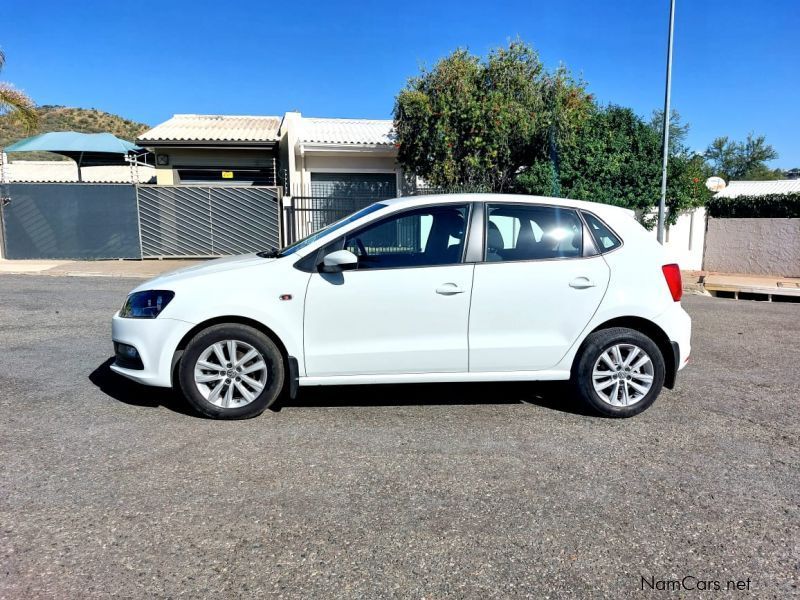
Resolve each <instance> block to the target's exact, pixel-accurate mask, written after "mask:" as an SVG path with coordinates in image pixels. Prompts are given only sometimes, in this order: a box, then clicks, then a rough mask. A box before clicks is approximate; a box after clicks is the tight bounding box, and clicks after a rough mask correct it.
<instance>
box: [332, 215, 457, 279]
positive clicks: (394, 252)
mask: <svg viewBox="0 0 800 600" xmlns="http://www.w3.org/2000/svg"><path fill="white" fill-rule="evenodd" d="M466 222H467V205H466V204H464V205H444V206H428V207H423V208H417V209H414V210H410V211H406V212H403V213H400V214H397V215H392V216H390V217H387V218H385V219H382V220H380V221H378V222H376V223H374V224H371V225H368V226H366V227H365V228H363V229H360V230H358V231H355V232H352V233H350V234H348V235H347V236H346V237H345V239H344V249H345V250H349V251H350V252H352V253H353V254H355V255H356V256H358V268H359V270H361V269H391V268H400V267H430V266H436V265H450V264H456V263H459V262H461V257H462V254H463V250H464V241H465V231H466Z"/></svg>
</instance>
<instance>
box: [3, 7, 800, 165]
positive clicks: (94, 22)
mask: <svg viewBox="0 0 800 600" xmlns="http://www.w3.org/2000/svg"><path fill="white" fill-rule="evenodd" d="M668 10H669V8H668V1H667V0H638V1H633V0H620V1H614V0H606V1H603V2H600V1H597V0H592V1H590V0H573V1H568V0H563V1H558V0H551V1H550V2H539V1H535V0H528V1H520V2H514V1H509V2H504V1H497V2H486V1H485V0H484V1H482V2H473V1H471V0H458V1H455V0H440V1H437V0H427V1H422V2H420V1H417V0H413V1H412V0H409V1H406V2H402V3H395V2H379V1H375V2H366V1H362V2H337V1H335V0H328V1H327V2H320V1H318V0H306V1H304V2H286V3H280V2H266V1H261V2H256V1H236V0H229V1H228V2H224V3H223V2H204V1H195V2H186V1H180V0H169V1H167V2H164V1H160V2H155V1H151V0H138V1H137V2H117V1H113V2H110V1H102V2H101V1H100V0H96V1H91V2H63V0H59V1H57V2H56V1H52V0H47V1H42V0H39V1H37V2H35V3H31V2H30V0H3V7H2V10H0V47H2V48H3V49H4V50H5V52H6V56H7V66H6V69H5V71H4V72H3V73H2V74H0V78H2V79H3V80H7V81H11V82H13V83H14V84H16V85H17V86H18V87H20V88H22V89H24V90H25V91H26V92H27V93H28V94H30V95H31V96H32V97H33V98H34V100H36V102H37V103H39V104H64V105H67V106H80V107H94V108H98V109H102V110H106V111H108V112H113V113H117V114H120V115H122V116H125V117H127V118H130V119H135V120H138V121H143V122H145V123H149V124H151V125H152V124H156V123H158V122H160V121H163V120H165V119H167V118H168V117H169V116H170V115H172V114H173V113H182V112H183V113H221V114H237V113H238V114H276V115H280V114H282V113H283V112H285V111H287V110H300V111H301V112H303V114H305V115H307V116H320V117H368V118H388V117H390V114H391V109H392V103H393V99H394V96H395V94H396V93H397V91H398V90H399V89H400V88H401V87H402V85H403V84H404V82H405V80H406V79H407V78H408V77H409V76H411V75H414V74H416V73H417V72H418V70H419V66H420V65H423V64H425V65H431V64H433V63H435V61H436V60H437V59H438V58H440V57H442V56H444V55H445V54H447V53H449V52H450V51H451V50H453V49H454V48H456V47H459V46H464V47H467V48H469V49H470V50H471V51H473V52H475V53H479V54H485V53H486V52H487V51H488V49H490V48H492V47H494V46H497V45H500V44H504V43H506V42H507V41H508V40H509V39H511V38H514V37H517V36H519V37H520V38H522V39H524V40H525V41H528V42H530V43H532V44H533V45H534V46H535V47H536V48H537V49H538V50H539V52H540V53H541V55H542V58H543V59H544V61H545V62H546V64H548V65H549V66H555V65H557V64H558V63H559V62H563V63H564V64H566V65H567V66H568V67H569V68H570V69H572V70H573V71H574V72H576V73H579V74H581V75H582V76H583V78H584V79H585V80H586V82H587V83H588V86H589V90H590V91H591V92H592V93H594V94H595V95H596V96H597V97H598V99H599V100H600V101H601V102H604V103H615V104H621V105H625V106H630V107H633V108H634V109H635V110H636V111H637V112H639V113H640V114H643V115H649V114H650V112H651V111H652V110H653V109H654V108H657V107H659V106H661V105H662V104H663V93H664V63H665V55H666V27H667V17H668ZM799 23H800V2H798V1H797V0H772V1H770V2H754V1H752V0H750V1H744V0H726V1H722V0H701V1H697V0H677V10H676V24H675V36H676V41H675V55H674V61H675V62H674V75H673V107H675V108H677V109H678V110H679V111H680V112H681V114H682V115H683V117H684V119H685V120H687V121H688V122H689V123H690V124H691V126H692V130H691V134H690V138H689V142H690V145H691V146H692V147H693V148H695V149H703V148H705V146H706V145H707V144H708V143H709V142H710V141H711V140H712V139H713V138H714V137H715V136H718V135H729V136H731V137H733V138H735V139H742V138H744V137H745V136H746V135H747V133H748V132H749V131H753V132H755V133H761V134H765V135H766V136H767V140H768V141H769V142H770V143H772V144H773V145H774V146H775V148H776V149H777V150H778V152H779V153H780V158H779V159H778V160H777V161H775V162H774V164H773V166H781V167H785V168H786V167H798V166H800V130H799V129H800V128H798V109H797V107H798V106H800V82H798V79H797V69H798V65H799V64H800V44H798V43H797V40H798V37H797V26H798V24H799Z"/></svg>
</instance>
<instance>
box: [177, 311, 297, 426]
mask: <svg viewBox="0 0 800 600" xmlns="http://www.w3.org/2000/svg"><path fill="white" fill-rule="evenodd" d="M178 376H179V381H180V387H181V391H182V392H183V395H184V397H185V398H186V400H187V401H188V402H189V404H190V405H191V406H192V407H193V408H194V409H195V410H197V411H198V412H199V413H202V414H203V415H205V416H207V417H211V418H214V419H247V418H250V417H255V416H257V415H260V414H261V413H262V412H264V410H265V409H266V408H267V407H268V406H270V405H271V404H272V403H274V402H275V400H277V398H278V396H279V395H280V393H281V390H282V389H283V382H284V377H285V375H284V365H283V358H282V356H281V352H280V350H279V349H278V347H277V346H276V345H275V343H274V342H273V341H272V340H271V339H270V338H269V337H267V336H266V335H264V334H263V333H262V332H260V331H258V330H257V329H253V328H252V327H248V326H246V325H241V324H238V323H228V324H221V325H213V326H211V327H209V328H208V329H204V330H203V331H201V332H200V333H198V334H197V335H196V336H195V337H194V338H192V340H191V341H190V342H189V344H188V345H187V347H186V351H185V352H184V354H183V356H182V357H181V362H180V366H179V372H178Z"/></svg>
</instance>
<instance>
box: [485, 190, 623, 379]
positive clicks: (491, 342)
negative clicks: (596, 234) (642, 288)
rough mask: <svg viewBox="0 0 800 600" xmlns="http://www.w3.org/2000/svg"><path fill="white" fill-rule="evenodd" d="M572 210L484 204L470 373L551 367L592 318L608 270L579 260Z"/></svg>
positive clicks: (580, 229)
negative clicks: (484, 223) (484, 212)
mask: <svg viewBox="0 0 800 600" xmlns="http://www.w3.org/2000/svg"><path fill="white" fill-rule="evenodd" d="M585 233H586V232H585V229H584V226H583V222H582V221H581V219H580V217H579V216H578V214H577V211H575V210H572V209H568V208H561V207H555V206H543V205H534V204H518V203H514V204H511V203H509V204H499V203H498V204H487V205H486V230H485V250H484V260H483V262H481V263H478V264H476V266H475V277H474V280H473V290H472V306H471V308H470V322H469V346H470V351H469V362H470V371H473V372H480V371H534V370H543V369H548V368H551V367H553V366H555V365H556V364H557V363H558V362H559V361H560V360H561V358H562V357H563V356H564V355H565V354H566V353H567V350H568V349H569V348H570V346H571V345H572V344H573V342H574V341H575V340H576V339H577V338H578V336H579V335H580V333H581V332H582V331H583V329H584V328H585V327H586V325H587V324H588V322H589V320H590V319H591V318H592V316H593V315H594V313H595V311H596V310H597V308H598V306H599V305H600V301H601V300H602V298H603V295H604V294H605V291H606V288H607V287H608V281H609V274H610V272H609V268H608V265H607V264H606V262H605V260H604V259H603V258H602V257H601V256H599V255H595V256H584V255H585V254H588V253H589V252H584V243H586V244H591V241H590V240H588V239H584V236H585Z"/></svg>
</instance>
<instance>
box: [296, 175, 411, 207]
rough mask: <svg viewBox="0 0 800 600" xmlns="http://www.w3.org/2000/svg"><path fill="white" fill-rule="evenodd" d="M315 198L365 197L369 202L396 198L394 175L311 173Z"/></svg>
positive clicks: (312, 190)
mask: <svg viewBox="0 0 800 600" xmlns="http://www.w3.org/2000/svg"><path fill="white" fill-rule="evenodd" d="M311 195H312V196H315V197H322V198H328V197H344V198H353V197H366V198H369V199H370V200H371V201H374V200H381V199H384V198H394V197H396V196H397V177H396V176H395V174H394V173H311Z"/></svg>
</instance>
